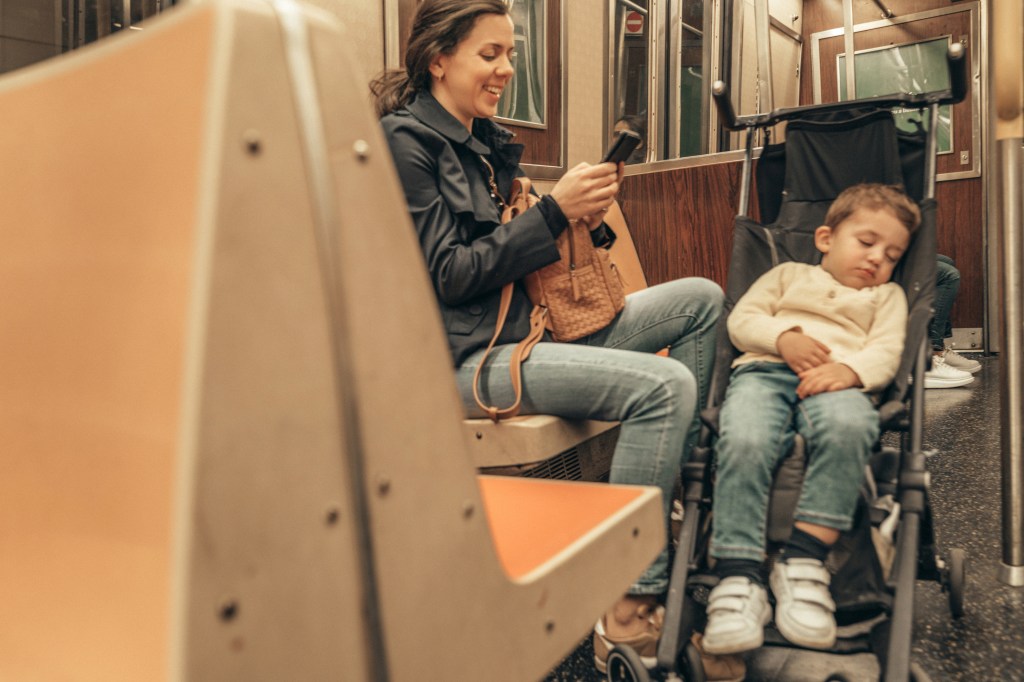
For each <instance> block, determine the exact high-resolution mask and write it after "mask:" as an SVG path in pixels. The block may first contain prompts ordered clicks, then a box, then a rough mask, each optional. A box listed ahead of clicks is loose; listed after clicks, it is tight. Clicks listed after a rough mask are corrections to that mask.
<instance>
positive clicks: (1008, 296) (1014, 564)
mask: <svg viewBox="0 0 1024 682" xmlns="http://www.w3.org/2000/svg"><path fill="white" fill-rule="evenodd" d="M993 7H994V10H995V13H994V17H993V18H994V23H993V32H992V37H993V54H994V55H995V56H996V60H995V64H994V67H995V74H994V75H995V77H994V78H993V83H994V86H993V91H994V95H995V97H994V99H995V103H996V119H997V120H996V138H997V139H998V140H999V152H1000V163H1001V170H1002V172H1001V176H1002V183H1001V187H1000V189H1001V191H1002V196H1001V205H1002V210H1001V211H1000V212H1001V214H1002V240H1001V241H1002V273H1001V280H1002V285H1003V286H1002V294H1003V295H1002V298H1003V316H1002V321H1001V325H1000V331H1001V336H1002V345H1001V347H1000V348H1001V352H1000V358H1001V361H1002V363H1003V367H1002V370H1003V371H1002V373H1001V377H1000V388H1001V389H1002V390H1001V392H1000V397H999V412H1000V417H1001V424H1002V426H1001V429H1000V435H1001V437H1002V472H1003V478H1002V488H1003V490H1002V493H1003V508H1002V511H1003V560H1002V563H1001V565H1000V567H999V580H1001V581H1002V582H1004V583H1007V584H1009V585H1012V586H1014V587H1021V586H1024V357H1022V355H1021V351H1022V342H1021V335H1022V334H1024V316H1022V315H1024V305H1022V303H1024V301H1022V294H1024V276H1022V266H1024V243H1022V238H1024V234H1022V233H1024V221H1022V212H1021V199H1022V196H1021V194H1022V188H1021V181H1022V178H1021V175H1022V173H1021V167H1022V163H1024V152H1022V148H1021V146H1022V145H1024V47H1022V43H1021V38H1022V37H1024V8H1022V7H1021V4H1020V2H1017V1H1015V0H999V2H997V3H994V5H993Z"/></svg>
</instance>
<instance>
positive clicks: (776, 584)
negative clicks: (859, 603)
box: [770, 559, 836, 649]
mask: <svg viewBox="0 0 1024 682" xmlns="http://www.w3.org/2000/svg"><path fill="white" fill-rule="evenodd" d="M831 580H832V576H831V574H829V572H828V569H827V568H825V566H824V565H823V564H822V563H821V562H820V561H818V560H817V559H790V560H789V561H779V562H777V563H776V564H775V567H774V568H773V569H772V575H771V579H770V582H771V586H772V592H773V593H774V594H775V627H777V628H778V629H779V632H781V633H782V636H783V637H785V638H786V639H788V640H789V641H790V642H792V643H793V644H796V645H798V646H802V647H808V648H811V649H827V648H829V647H831V646H832V645H833V644H835V643H836V618H835V615H834V614H835V611H836V604H835V602H834V601H832V595H831V594H829V591H828V586H829V583H830V582H831Z"/></svg>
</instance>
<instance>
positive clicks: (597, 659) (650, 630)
mask: <svg viewBox="0 0 1024 682" xmlns="http://www.w3.org/2000/svg"><path fill="white" fill-rule="evenodd" d="M636 617H637V618H639V619H641V620H643V621H644V629H643V631H642V632H640V633H639V634H637V635H634V636H632V637H628V638H624V639H613V638H611V637H609V636H608V635H607V634H606V633H605V624H604V616H602V617H601V618H600V619H599V620H598V621H597V625H595V626H594V666H595V667H596V668H597V670H598V672H601V673H606V672H608V654H609V653H610V652H611V650H612V649H614V648H615V647H617V646H628V647H630V648H631V649H633V650H634V651H636V652H637V654H639V655H640V660H641V662H643V664H644V666H645V667H647V668H653V667H654V666H656V665H657V664H658V638H659V637H661V624H662V622H663V621H664V620H665V607H664V606H658V607H657V608H654V609H652V608H650V607H648V606H641V607H639V608H638V609H637V611H636Z"/></svg>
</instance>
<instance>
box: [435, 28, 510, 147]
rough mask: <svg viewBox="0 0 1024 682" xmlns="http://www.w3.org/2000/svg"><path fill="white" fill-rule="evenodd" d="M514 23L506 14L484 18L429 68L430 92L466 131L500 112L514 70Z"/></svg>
mask: <svg viewBox="0 0 1024 682" xmlns="http://www.w3.org/2000/svg"><path fill="white" fill-rule="evenodd" d="M514 47H515V41H514V35H513V28H512V19H510V18H509V17H508V16H506V15H503V14H482V15H480V17H478V18H477V20H476V24H475V25H474V26H473V30H472V31H470V32H469V35H467V36H466V37H465V38H464V39H463V41H462V42H461V43H459V44H458V45H457V46H456V48H455V52H454V53H452V54H449V55H440V56H438V57H437V58H436V59H435V60H434V63H433V64H431V65H430V75H431V76H432V79H431V86H430V92H431V94H433V95H434V98H435V99H437V101H438V102H440V103H441V106H443V107H444V108H445V109H447V110H448V113H450V114H451V115H452V116H454V117H455V118H457V119H459V121H460V122H461V123H462V125H464V126H466V128H468V129H470V130H472V129H473V119H474V118H490V117H491V116H494V115H495V114H496V113H497V111H498V99H499V98H500V97H501V92H502V90H503V89H504V88H505V86H506V85H508V83H509V81H510V80H512V75H513V74H514V73H515V69H514V68H513V67H512V59H513V58H514V57H515V50H514Z"/></svg>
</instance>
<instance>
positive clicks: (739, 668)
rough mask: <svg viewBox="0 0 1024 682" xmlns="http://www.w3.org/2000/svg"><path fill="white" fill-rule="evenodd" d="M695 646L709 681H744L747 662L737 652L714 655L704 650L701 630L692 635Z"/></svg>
mask: <svg viewBox="0 0 1024 682" xmlns="http://www.w3.org/2000/svg"><path fill="white" fill-rule="evenodd" d="M690 641H691V642H692V643H693V646H694V647H696V648H697V652H698V653H699V654H700V662H701V663H702V664H703V666H704V679H705V680H707V682H742V681H743V679H745V678H746V676H747V662H746V661H744V660H743V657H742V656H739V655H737V654H725V655H724V656H714V655H712V654H709V653H707V652H705V651H704V646H703V645H704V642H703V638H702V636H701V634H700V633H699V632H695V633H693V636H692V637H690Z"/></svg>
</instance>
